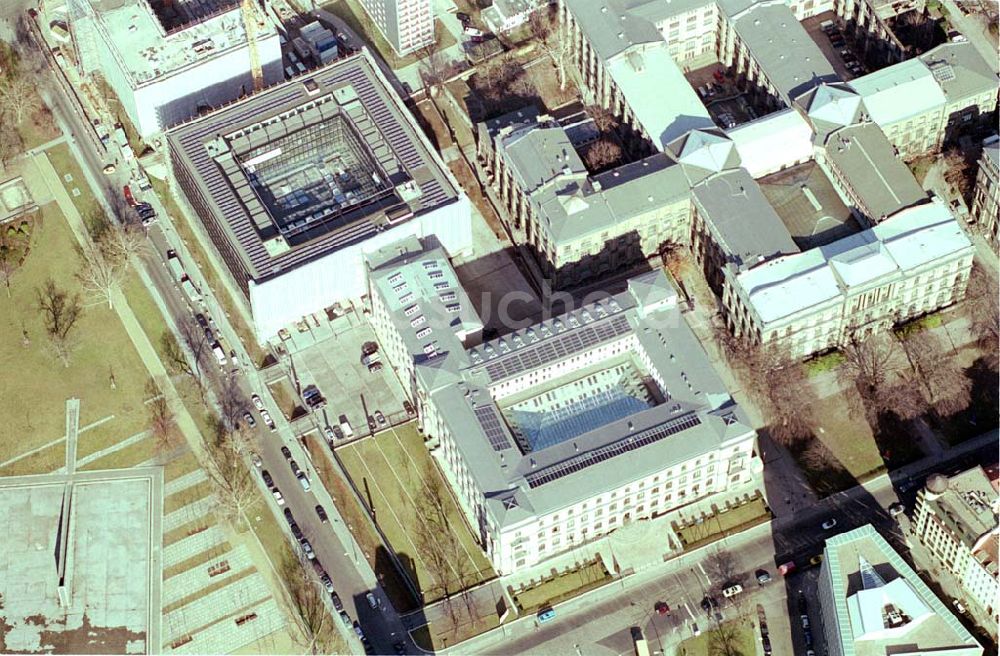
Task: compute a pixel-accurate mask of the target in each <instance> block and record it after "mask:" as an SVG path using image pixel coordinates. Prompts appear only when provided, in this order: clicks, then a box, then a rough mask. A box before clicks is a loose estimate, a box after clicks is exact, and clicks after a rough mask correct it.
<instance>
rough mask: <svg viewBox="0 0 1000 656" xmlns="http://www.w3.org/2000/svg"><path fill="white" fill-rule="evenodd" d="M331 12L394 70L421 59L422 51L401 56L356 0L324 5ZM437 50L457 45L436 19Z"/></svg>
mask: <svg viewBox="0 0 1000 656" xmlns="http://www.w3.org/2000/svg"><path fill="white" fill-rule="evenodd" d="M323 9H325V10H327V11H328V12H330V13H331V14H334V15H335V16H338V17H340V18H341V19H343V21H344V22H345V23H347V25H348V26H349V27H350V28H351V29H352V30H354V31H355V32H356V33H357V34H358V36H361V37H364V38H365V39H366V40H367V42H368V45H370V46H372V47H373V48H374V49H375V50H376V51H377V52H378V53H379V54H380V55H381V56H382V59H384V60H385V61H386V63H387V64H389V68H392V69H393V70H395V69H399V68H404V67H406V66H410V65H412V64H416V63H417V62H418V61H420V53H419V52H416V53H410V54H409V55H406V56H405V57H400V56H399V55H397V54H396V52H395V51H394V50H393V49H392V46H390V45H389V42H388V41H386V40H385V38H384V37H383V36H382V33H381V32H379V31H378V28H377V27H375V25H374V23H372V21H371V19H370V18H368V14H366V13H365V10H364V9H362V8H361V6H360V5H359V4H358V3H357V2H356V1H355V0H337V1H336V2H330V3H328V4H326V5H324V6H323ZM434 40H435V45H434V49H435V50H444V49H445V48H450V47H452V46H453V45H455V43H456V41H455V37H453V36H452V35H451V32H449V31H448V30H447V29H446V28H445V26H444V25H443V24H442V23H441V21H439V20H436V21H434Z"/></svg>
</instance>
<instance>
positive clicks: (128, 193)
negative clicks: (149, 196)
mask: <svg viewBox="0 0 1000 656" xmlns="http://www.w3.org/2000/svg"><path fill="white" fill-rule="evenodd" d="M122 194H124V196H125V202H127V203H128V204H129V205H131V206H132V207H135V206H136V202H135V196H133V195H132V188H131V187H129V186H128V185H125V186H124V187H122Z"/></svg>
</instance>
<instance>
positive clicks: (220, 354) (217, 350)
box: [212, 342, 229, 368]
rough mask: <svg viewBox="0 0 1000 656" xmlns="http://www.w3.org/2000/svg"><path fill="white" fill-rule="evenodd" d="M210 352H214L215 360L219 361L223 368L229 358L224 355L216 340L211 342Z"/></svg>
mask: <svg viewBox="0 0 1000 656" xmlns="http://www.w3.org/2000/svg"><path fill="white" fill-rule="evenodd" d="M212 353H213V354H215V360H216V362H218V363H219V366H220V367H222V368H225V366H226V363H227V362H229V358H227V357H226V352H225V351H224V350H223V349H222V346H221V345H220V344H219V343H218V342H215V343H214V344H212Z"/></svg>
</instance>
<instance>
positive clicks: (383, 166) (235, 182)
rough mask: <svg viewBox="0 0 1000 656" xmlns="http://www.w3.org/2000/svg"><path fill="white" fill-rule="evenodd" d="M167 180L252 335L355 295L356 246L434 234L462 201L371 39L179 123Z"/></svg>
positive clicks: (441, 235)
mask: <svg viewBox="0 0 1000 656" xmlns="http://www.w3.org/2000/svg"><path fill="white" fill-rule="evenodd" d="M167 142H168V145H169V150H170V161H171V163H172V165H173V173H174V176H175V178H176V181H177V185H178V186H179V187H180V190H181V191H182V192H183V196H184V198H185V199H186V200H187V202H188V203H189V204H190V206H191V207H192V208H193V210H194V212H195V213H196V214H197V216H198V219H199V220H200V221H201V223H202V224H203V225H204V227H205V230H206V231H207V232H208V235H209V236H210V237H211V239H212V242H213V243H214V245H215V248H216V250H217V251H218V254H219V256H220V257H221V260H222V262H223V263H224V264H225V267H226V268H227V269H228V274H229V275H231V276H232V278H233V279H235V281H236V284H237V285H238V287H239V288H240V289H241V290H242V292H243V294H244V296H245V299H246V301H247V302H248V303H249V306H250V311H251V314H252V316H253V321H254V328H255V332H256V335H257V338H258V340H260V341H261V342H263V341H265V340H267V339H268V338H271V337H273V336H275V335H276V334H277V333H278V332H279V331H280V330H281V329H282V328H284V327H286V326H288V325H290V324H292V323H294V322H297V321H300V320H301V319H302V318H303V317H306V316H308V315H310V314H312V313H315V312H320V311H322V310H323V309H325V308H327V307H329V306H331V305H333V304H334V303H336V302H338V301H341V300H344V299H356V298H360V297H361V296H362V295H363V294H364V293H365V275H364V265H363V262H362V257H363V254H364V253H366V252H371V251H374V250H377V249H378V248H380V247H382V246H384V245H386V244H388V243H391V242H394V241H397V240H399V239H402V238H404V237H407V236H425V235H431V234H433V235H436V236H437V238H438V240H439V241H440V243H441V244H442V245H443V246H444V247H445V248H447V250H448V252H449V253H452V254H458V253H462V252H464V251H466V250H467V249H469V248H470V245H471V206H470V203H469V199H468V198H467V197H466V196H465V194H464V192H462V190H461V188H460V187H459V186H458V184H457V182H456V181H455V180H454V178H453V177H452V175H451V173H450V172H449V171H448V170H447V168H446V167H445V166H444V164H443V163H442V162H441V160H440V159H439V157H438V155H437V153H436V152H435V151H434V149H433V148H432V147H431V145H430V143H429V142H428V141H427V140H426V137H425V136H424V135H423V133H422V132H421V131H420V129H419V128H418V127H417V125H416V123H415V121H414V120H413V117H412V115H411V114H410V113H409V112H408V111H407V109H406V107H405V106H404V105H403V103H402V101H401V100H400V99H399V97H398V96H397V95H396V94H395V92H394V91H393V90H392V88H391V87H390V86H389V83H388V82H387V81H386V79H385V77H384V76H383V75H382V73H381V71H380V70H379V68H378V66H376V65H375V63H374V62H373V61H372V59H371V57H370V56H369V55H368V53H367V51H364V50H363V51H362V52H361V53H359V54H357V55H355V56H352V57H349V58H346V59H341V60H338V61H336V62H334V63H332V64H330V65H329V66H326V67H325V68H322V69H319V70H317V71H315V72H313V73H312V74H310V75H309V76H302V77H299V78H297V79H296V80H294V81H290V82H286V83H284V84H281V85H278V86H275V87H272V88H270V89H267V90H266V91H264V92H263V93H260V94H257V95H255V96H253V97H251V98H248V99H246V100H244V101H241V102H238V103H235V104H233V105H230V106H228V107H226V108H225V109H222V110H219V111H216V112H213V113H211V114H209V115H207V116H204V117H200V118H197V119H194V120H192V121H189V122H187V123H184V124H182V125H180V126H177V127H176V128H174V129H172V130H171V131H170V132H169V133H168V135H167Z"/></svg>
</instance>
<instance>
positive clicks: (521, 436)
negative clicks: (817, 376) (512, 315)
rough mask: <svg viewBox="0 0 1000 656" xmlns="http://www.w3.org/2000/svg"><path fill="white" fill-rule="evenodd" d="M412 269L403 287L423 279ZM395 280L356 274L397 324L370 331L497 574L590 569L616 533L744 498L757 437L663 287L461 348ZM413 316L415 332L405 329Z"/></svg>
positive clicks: (423, 287)
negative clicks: (577, 557) (548, 565)
mask: <svg viewBox="0 0 1000 656" xmlns="http://www.w3.org/2000/svg"><path fill="white" fill-rule="evenodd" d="M432 259H437V258H436V257H434V258H432ZM414 263H415V261H414ZM414 263H408V264H407V265H406V266H408V267H410V268H411V269H412V271H411V276H413V277H417V278H421V277H426V276H429V275H430V274H429V273H428V272H425V271H423V270H422V269H423V267H424V265H423V264H422V263H421V264H419V265H416V266H414ZM396 266H397V262H396V261H389V262H388V264H387V265H385V266H373V267H372V268H371V271H372V274H373V275H374V276H376V277H378V279H379V280H384V281H385V283H384V284H383V283H376V284H373V285H372V289H373V294H376V295H380V296H382V300H379V301H377V304H378V305H380V306H382V307H385V308H388V309H389V311H390V312H392V311H393V310H392V308H400V310H399V311H397V314H398V313H401V314H402V316H398V317H397V318H395V319H390V320H386V321H379V322H377V323H376V324H375V326H376V330H377V331H378V334H379V338H380V340H381V341H382V342H383V343H390V344H391V343H403V344H406V345H407V348H408V349H409V350H410V353H409V354H408V356H404V358H406V357H408V358H409V360H410V362H411V363H412V364H406V363H404V362H403V361H400V362H393V364H394V366H397V367H398V369H399V370H412V371H413V374H412V380H413V385H412V387H411V391H412V393H413V396H412V402H413V403H414V404H415V406H416V407H417V409H418V414H419V420H420V423H421V428H422V430H423V432H424V434H425V435H426V436H427V438H428V442H427V444H428V446H429V447H430V448H431V450H432V453H433V454H434V455H435V457H436V458H437V460H438V462H439V463H440V465H441V467H442V469H443V471H444V472H445V475H446V478H447V479H448V480H449V482H450V484H451V486H452V488H453V490H454V491H455V494H456V496H457V498H458V499H459V502H460V505H461V507H462V508H463V510H464V512H465V515H466V519H467V520H468V522H469V525H470V526H471V527H472V529H473V533H474V534H476V535H478V536H479V540H480V545H481V547H482V548H483V551H484V552H485V554H486V555H487V556H488V557H489V558H490V560H491V561H492V562H493V564H494V567H495V568H496V570H497V572H498V573H500V574H502V575H504V574H510V573H514V572H520V571H524V570H526V569H529V568H531V567H533V566H535V565H538V564H539V563H542V562H544V561H545V560H546V559H548V558H550V557H554V556H557V555H560V554H565V553H566V552H568V551H570V550H575V553H579V554H581V555H582V557H584V558H589V557H591V556H594V555H595V554H596V553H597V550H598V546H597V545H598V541H599V538H602V537H604V536H606V535H608V534H610V533H612V532H614V531H616V530H617V529H619V528H622V527H625V526H628V525H629V524H631V523H635V522H641V521H644V520H649V519H652V518H655V517H660V516H663V515H666V514H668V513H671V512H674V511H677V510H679V509H683V508H685V507H687V506H689V505H690V504H692V503H696V502H708V501H710V502H712V503H714V504H716V505H717V506H718V507H720V508H721V507H726V506H727V503H728V502H729V501H730V500H731V499H732V498H733V497H734V494H735V492H734V491H735V490H742V491H746V490H748V489H758V490H759V483H760V480H759V475H760V472H761V470H762V463H761V461H760V456H759V455H758V453H757V451H756V434H755V432H754V431H753V429H752V428H750V427H749V426H748V425H747V423H746V419H745V417H744V415H743V412H742V409H741V408H740V407H739V406H738V405H737V404H736V403H735V402H734V401H733V400H732V398H731V397H730V395H729V394H728V392H727V391H726V389H725V387H724V385H723V384H722V382H721V380H720V379H719V377H718V375H717V374H716V373H715V371H714V370H713V369H712V366H711V364H710V363H709V361H708V359H707V356H706V355H705V353H704V351H702V349H701V346H700V344H699V343H698V340H697V338H696V337H695V336H694V333H693V332H692V331H691V329H690V328H689V327H688V326H687V324H686V323H685V321H684V319H683V317H682V316H681V308H680V305H679V303H678V300H679V299H678V296H677V293H676V292H675V291H674V289H673V288H672V287H671V285H670V283H669V282H668V281H667V279H666V277H665V275H664V274H663V273H661V272H652V273H649V274H644V275H642V276H639V277H635V278H632V279H631V280H630V281H629V282H628V289H627V291H624V292H622V293H620V294H616V295H604V296H603V297H602V298H600V299H598V300H596V301H594V302H589V303H586V304H585V305H582V306H580V307H577V308H575V309H572V310H569V311H568V312H566V313H565V314H562V315H559V316H556V317H553V318H551V319H546V320H544V321H542V322H540V323H537V324H534V325H530V326H527V327H522V328H518V329H516V330H514V331H513V332H511V333H509V334H507V335H504V336H502V337H500V338H497V339H493V340H489V341H486V342H484V343H482V344H480V345H478V346H471V347H468V348H467V347H466V346H465V345H464V344H462V342H461V339H460V337H459V332H458V331H456V327H458V326H459V325H460V324H461V325H466V324H468V325H475V322H474V321H472V320H471V319H468V320H467V319H462V318H455V319H450V317H453V316H455V317H457V315H449V314H447V313H444V314H442V313H440V312H437V311H435V310H434V308H435V307H436V306H437V305H438V304H439V302H438V298H437V296H439V293H438V292H437V291H436V290H433V289H432V288H431V287H429V286H428V285H427V284H424V283H423V282H421V283H420V284H416V283H414V282H410V283H409V284H408V285H407V286H406V287H405V288H402V289H398V290H397V289H396V287H393V286H391V285H390V284H389V283H388V281H389V280H391V279H394V278H393V277H394V276H396V275H398V274H399V272H398V271H393V269H394V268H396ZM395 280H397V283H396V284H397V286H398V285H399V284H401V283H402V282H403V281H405V280H407V276H406V274H404V275H402V276H400V277H399V278H395ZM399 294H404V295H406V294H412V295H413V298H412V299H408V300H407V301H406V302H403V301H402V300H401V299H399V298H397V296H398V295H399ZM459 302H461V301H459ZM413 306H416V307H417V308H418V309H417V310H412V311H410V316H407V311H408V309H409V308H411V307H413ZM417 315H420V316H424V317H425V318H426V323H423V322H421V323H420V325H419V326H413V325H412V321H413V317H415V316H417ZM414 330H418V331H420V332H413V331H414ZM400 333H406V334H405V335H401V334H400ZM411 333H412V335H411ZM417 335H419V337H417ZM390 354H391V357H393V358H397V359H398V358H399V352H398V350H396V349H393V350H392V351H390ZM663 530H664V534H663V538H662V540H661V548H662V549H663V552H664V553H667V552H669V551H671V550H672V549H673V548H675V547H673V546H671V545H672V543H671V541H670V540H669V539H668V534H669V532H670V530H671V529H670V527H669V526H666V525H664V529H663ZM673 544H674V545H676V544H678V543H677V542H676V540H675V541H674V542H673Z"/></svg>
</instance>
